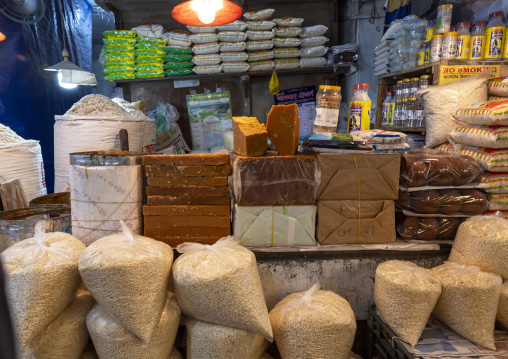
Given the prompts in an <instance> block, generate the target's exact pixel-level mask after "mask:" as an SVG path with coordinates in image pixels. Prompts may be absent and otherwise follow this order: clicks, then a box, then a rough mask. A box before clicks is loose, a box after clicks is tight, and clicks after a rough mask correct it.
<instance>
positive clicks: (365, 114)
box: [348, 101, 371, 133]
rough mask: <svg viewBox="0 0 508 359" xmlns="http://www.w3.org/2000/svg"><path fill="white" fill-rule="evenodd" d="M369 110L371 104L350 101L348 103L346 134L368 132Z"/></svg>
mask: <svg viewBox="0 0 508 359" xmlns="http://www.w3.org/2000/svg"><path fill="white" fill-rule="evenodd" d="M370 108H371V103H370V102H368V101H351V102H350V103H349V116H348V123H349V126H348V133H349V132H351V131H368V130H370Z"/></svg>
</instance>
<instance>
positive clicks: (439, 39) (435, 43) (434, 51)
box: [430, 34, 443, 62]
mask: <svg viewBox="0 0 508 359" xmlns="http://www.w3.org/2000/svg"><path fill="white" fill-rule="evenodd" d="M430 44H431V45H430V46H431V48H430V62H438V61H441V52H442V51H443V35H438V34H436V35H434V36H432V42H431V43H430Z"/></svg>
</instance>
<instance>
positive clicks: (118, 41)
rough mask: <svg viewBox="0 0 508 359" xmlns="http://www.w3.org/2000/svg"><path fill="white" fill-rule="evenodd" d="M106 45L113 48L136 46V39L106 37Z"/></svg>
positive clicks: (104, 40)
mask: <svg viewBox="0 0 508 359" xmlns="http://www.w3.org/2000/svg"><path fill="white" fill-rule="evenodd" d="M103 42H104V45H111V46H123V45H134V46H135V44H136V39H135V38H132V37H106V38H104V39H103Z"/></svg>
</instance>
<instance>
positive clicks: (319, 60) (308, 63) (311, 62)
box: [300, 57, 326, 69]
mask: <svg viewBox="0 0 508 359" xmlns="http://www.w3.org/2000/svg"><path fill="white" fill-rule="evenodd" d="M325 65H326V58H324V57H306V58H301V59H300V67H301V68H302V69H304V68H309V67H321V66H325Z"/></svg>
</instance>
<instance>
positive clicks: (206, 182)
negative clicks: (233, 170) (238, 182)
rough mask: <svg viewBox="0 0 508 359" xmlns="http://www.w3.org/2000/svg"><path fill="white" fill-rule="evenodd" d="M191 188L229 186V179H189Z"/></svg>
mask: <svg viewBox="0 0 508 359" xmlns="http://www.w3.org/2000/svg"><path fill="white" fill-rule="evenodd" d="M187 183H188V185H189V186H207V187H208V186H210V187H222V186H227V185H228V178H227V177H188V180H187Z"/></svg>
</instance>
